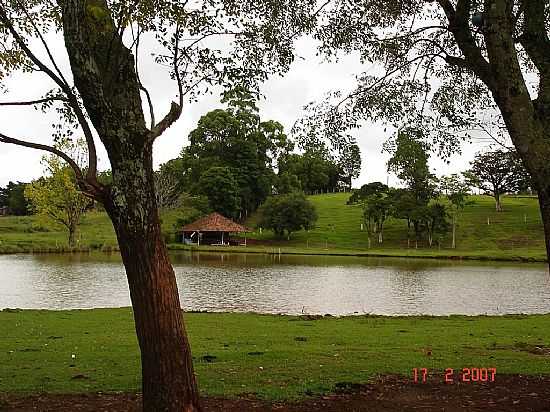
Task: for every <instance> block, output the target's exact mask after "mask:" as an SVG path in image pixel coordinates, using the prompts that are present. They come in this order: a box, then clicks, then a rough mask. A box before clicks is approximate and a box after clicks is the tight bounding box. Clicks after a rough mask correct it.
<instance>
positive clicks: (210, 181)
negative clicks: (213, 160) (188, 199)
mask: <svg viewBox="0 0 550 412" xmlns="http://www.w3.org/2000/svg"><path fill="white" fill-rule="evenodd" d="M198 186H199V191H200V193H201V194H202V195H204V196H206V197H207V198H208V204H209V206H210V209H212V210H214V211H216V212H218V213H221V214H222V215H224V216H227V217H229V218H233V219H234V218H236V217H238V214H239V209H240V207H239V206H240V198H239V186H238V184H237V179H235V176H234V175H233V172H232V171H231V169H230V168H228V167H217V166H214V167H211V168H210V169H208V170H207V171H206V172H204V173H203V175H202V176H201V177H200V179H199V184H198Z"/></svg>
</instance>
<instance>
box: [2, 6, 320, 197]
mask: <svg viewBox="0 0 550 412" xmlns="http://www.w3.org/2000/svg"><path fill="white" fill-rule="evenodd" d="M315 7H317V5H316V2H315V1H313V0H302V1H283V2H279V1H277V2H272V1H262V2H254V3H253V4H252V3H250V2H243V1H237V0H208V1H204V2H200V3H199V2H189V1H174V0H148V1H139V2H136V1H129V0H128V1H125V0H120V1H110V0H109V1H107V0H93V1H91V0H90V1H86V2H76V3H75V2H73V1H69V0H64V1H62V0H60V1H58V2H50V1H46V0H42V1H40V0H31V1H23V0H14V1H11V2H7V1H5V0H2V1H0V46H1V48H2V50H3V51H2V53H0V55H1V57H0V83H2V84H4V82H3V80H4V79H7V78H8V77H9V76H10V75H11V74H12V73H14V72H16V71H26V72H37V73H41V74H42V75H43V77H44V80H45V81H46V82H49V83H51V92H49V93H48V94H47V95H46V96H28V98H27V99H26V100H25V101H18V102H9V101H8V102H3V103H0V105H12V106H20V107H21V108H24V107H25V106H27V107H28V106H34V107H36V108H38V109H40V110H43V111H45V112H49V111H54V112H57V115H58V117H59V118H60V122H59V123H57V124H55V125H54V130H53V133H54V136H56V137H58V138H60V139H61V138H66V137H70V136H72V135H73V134H74V133H79V134H82V135H84V136H85V137H86V141H87V144H88V152H89V159H88V164H89V169H88V170H87V173H86V174H85V175H84V173H83V172H82V170H80V169H79V168H78V165H77V164H76V163H75V162H71V161H70V160H71V159H69V158H68V156H67V155H66V154H65V156H63V157H64V159H65V161H67V162H68V163H69V164H70V166H71V167H72V168H73V169H74V171H75V173H76V176H77V179H78V181H79V186H80V188H81V189H82V190H83V191H84V192H85V193H87V194H88V195H89V196H91V197H96V198H101V197H102V196H103V195H104V192H105V187H104V185H103V184H101V183H99V182H98V181H97V156H96V148H95V146H96V142H95V140H94V138H97V137H99V140H101V141H102V143H103V144H105V145H106V146H110V145H116V144H117V142H116V141H114V140H113V139H111V138H109V137H108V135H110V134H112V130H113V129H116V128H121V127H122V126H123V125H122V124H120V121H122V119H124V118H125V116H124V114H125V113H123V111H124V110H126V109H125V105H124V104H123V102H128V101H134V102H135V104H139V107H141V101H142V99H143V101H144V102H145V104H146V106H147V107H148V118H149V119H148V121H147V123H148V124H147V125H146V119H145V116H144V115H143V114H142V113H141V110H140V111H139V112H140V113H139V114H138V115H137V117H135V118H134V121H135V123H136V126H139V127H140V128H141V129H142V130H143V133H141V135H140V136H135V138H136V139H139V140H141V141H142V143H143V144H151V143H152V142H153V141H154V139H155V138H156V137H158V136H160V135H161V134H162V133H163V132H164V131H165V130H166V129H167V128H169V127H170V126H171V125H172V124H173V123H174V122H175V121H177V120H178V119H179V117H180V116H181V114H182V110H183V108H184V105H185V104H186V102H191V101H194V100H196V99H197V98H198V96H199V95H201V94H203V93H206V92H208V91H209V90H210V89H211V88H212V86H216V85H222V86H224V87H226V88H229V87H230V86H232V85H234V84H240V85H244V86H246V87H247V88H248V89H250V90H256V89H257V87H258V84H259V82H261V81H263V80H265V79H266V78H267V76H268V75H269V74H271V73H279V74H280V73H284V72H285V71H286V70H287V69H288V67H289V65H290V64H291V63H292V61H293V58H294V55H293V47H292V43H293V40H294V39H295V37H296V36H298V35H299V34H301V33H303V32H304V31H305V30H309V29H310V28H311V27H312V25H313V21H314V20H313V18H312V17H311V16H312V15H314V10H315ZM77 20H78V21H79V22H81V27H82V28H85V30H81V31H80V33H78V34H76V33H75V34H76V35H75V36H73V35H71V36H65V43H66V45H67V47H68V51H69V58H70V62H71V66H72V69H73V73H72V76H70V75H69V74H68V73H64V72H63V70H62V67H60V65H59V62H57V61H56V60H55V58H54V54H53V53H52V50H51V49H50V47H51V46H50V45H49V43H48V41H46V36H49V35H53V33H55V32H58V31H59V30H64V31H67V30H68V29H69V27H70V26H71V25H72V22H73V21H77ZM65 34H67V33H65ZM145 45H147V49H146V48H145ZM150 53H154V60H155V62H156V63H157V64H158V65H159V67H161V68H162V69H164V73H165V75H166V76H170V78H171V79H172V80H173V82H174V86H175V90H176V91H177V93H176V96H175V99H174V101H173V102H167V105H166V106H167V107H164V108H155V107H153V104H152V101H153V97H154V96H153V95H154V92H151V91H153V90H154V84H146V83H145V82H144V81H143V80H142V77H141V76H140V67H141V65H142V61H143V59H144V58H145V57H146V55H147V54H150ZM38 56H46V58H39V57H38ZM77 68H78V69H77ZM128 73H131V74H132V75H131V76H130V77H129V78H128V77H127V75H128ZM136 79H137V82H135V80H136ZM73 82H74V83H73ZM75 86H76V87H75ZM83 95H85V96H86V98H85V99H83V98H82V97H83ZM161 109H162V110H163V111H164V115H163V116H161V117H160V118H159V117H158V112H160V110H161ZM107 119H108V121H107ZM117 119H120V120H119V121H117ZM115 134H116V133H115ZM44 138H45V136H31V137H30V138H28V140H26V139H24V138H18V137H17V138H16V137H11V136H7V135H5V134H2V133H1V131H0V142H4V143H11V144H17V145H22V146H28V147H31V148H35V149H40V150H45V151H48V152H50V153H55V154H57V155H61V153H59V152H57V151H56V150H54V147H53V146H51V145H49V144H46V143H45V142H43V141H42V142H41V143H40V145H38V144H35V142H36V141H37V140H47V139H44Z"/></svg>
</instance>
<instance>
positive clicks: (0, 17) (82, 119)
mask: <svg viewBox="0 0 550 412" xmlns="http://www.w3.org/2000/svg"><path fill="white" fill-rule="evenodd" d="M0 22H2V23H3V24H4V25H5V26H6V28H7V29H8V31H9V32H10V34H11V35H12V36H13V38H14V39H15V41H16V43H17V44H18V45H19V47H21V49H22V50H23V52H24V53H25V55H26V56H27V57H28V58H29V59H30V60H31V61H32V62H33V63H34V64H35V65H36V66H37V67H38V68H39V69H40V70H41V71H43V72H44V73H46V74H47V75H48V76H49V77H50V79H52V80H53V81H54V82H55V83H56V84H57V85H58V86H59V87H60V88H61V90H62V91H63V92H64V93H65V95H66V96H67V98H68V102H69V105H70V106H71V108H72V109H73V111H74V112H75V114H76V117H77V119H78V122H79V123H80V126H81V127H82V131H83V132H84V137H85V138H86V143H87V145H88V173H87V177H88V179H89V180H90V181H93V182H95V181H96V180H97V153H96V147H95V143H94V137H93V134H92V131H91V129H90V125H89V124H88V121H87V120H86V116H84V113H83V112H82V110H81V109H80V105H79V103H78V99H77V98H76V96H75V94H74V93H73V92H72V90H71V87H70V86H69V85H68V84H67V83H66V82H65V81H64V79H62V78H60V77H59V76H57V75H56V74H55V73H54V72H53V71H52V70H51V69H50V68H49V67H48V66H46V65H45V64H44V63H43V62H42V61H41V60H40V59H38V58H37V57H36V55H35V54H34V53H33V52H32V51H31V50H30V49H29V47H28V46H27V44H26V43H25V41H24V40H23V38H22V37H21V36H20V35H19V33H18V32H17V30H15V27H14V26H13V24H12V22H11V21H10V19H9V17H8V16H7V14H6V10H5V6H4V2H3V1H2V0H0Z"/></svg>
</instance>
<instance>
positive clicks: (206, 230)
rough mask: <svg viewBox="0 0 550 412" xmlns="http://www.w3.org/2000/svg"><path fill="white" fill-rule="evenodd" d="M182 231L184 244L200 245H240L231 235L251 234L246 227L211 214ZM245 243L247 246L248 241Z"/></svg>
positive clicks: (186, 226)
mask: <svg viewBox="0 0 550 412" xmlns="http://www.w3.org/2000/svg"><path fill="white" fill-rule="evenodd" d="M181 231H182V232H183V242H184V243H195V244H199V245H230V244H231V245H238V244H240V243H239V242H237V241H232V240H231V238H230V235H231V233H245V232H251V230H250V229H249V228H247V227H246V226H243V225H240V224H238V223H235V222H233V221H232V220H231V219H228V218H226V217H225V216H222V215H220V214H219V213H211V214H209V215H208V216H204V217H202V218H200V219H198V220H196V221H195V222H193V223H189V224H188V225H185V226H184V227H183V228H182V229H181ZM244 242H245V244H246V239H245V240H244Z"/></svg>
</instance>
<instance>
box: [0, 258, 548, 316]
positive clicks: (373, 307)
mask: <svg viewBox="0 0 550 412" xmlns="http://www.w3.org/2000/svg"><path fill="white" fill-rule="evenodd" d="M171 258H172V262H173V264H174V268H175V271H176V276H177V281H178V285H179V290H180V296H181V302H182V306H183V308H184V309H186V310H206V311H238V312H249V311H252V312H260V313H285V314H300V313H308V314H332V315H348V314H367V313H371V314H381V315H417V314H432V315H448V314H467V315H477V314H490V315H493V314H510V313H550V277H549V275H548V270H547V267H546V265H543V264H514V263H505V264H503V263H495V262H464V261H461V262H459V261H450V260H447V261H445V260H431V259H406V258H365V257H337V256H297V255H296V256H294V255H281V256H278V255H263V254H229V253H204V252H201V253H198V252H179V253H174V254H171ZM0 268H1V269H0V271H1V272H0V285H1V286H0V308H25V309H73V308H96V307H120V306H129V305H130V298H129V292H128V285H127V282H126V277H125V274H124V269H123V266H122V263H121V259H120V256H119V255H118V254H100V253H92V254H64V255H55V254H51V255H50V254H41V255H0Z"/></svg>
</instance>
